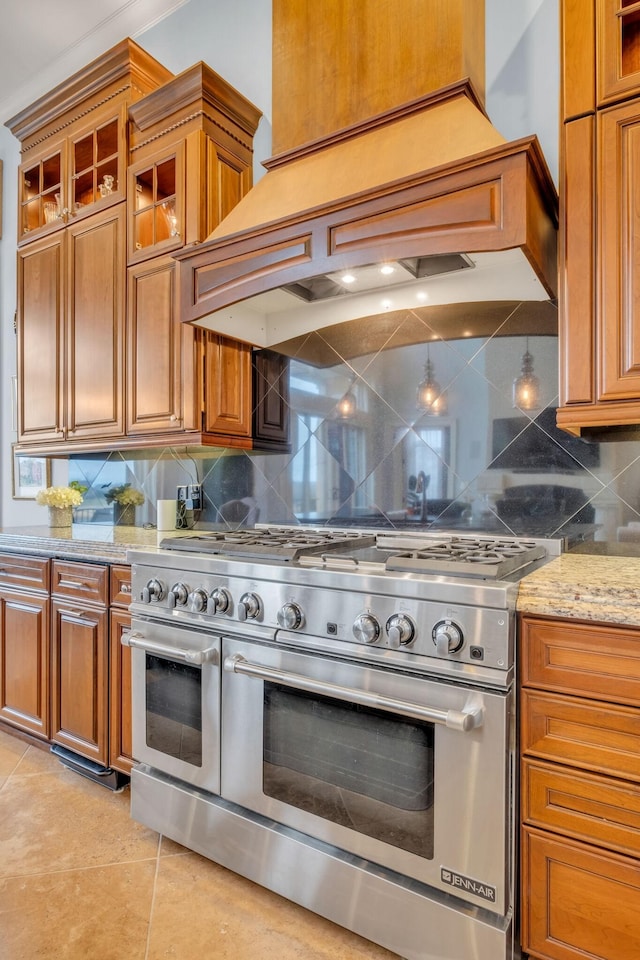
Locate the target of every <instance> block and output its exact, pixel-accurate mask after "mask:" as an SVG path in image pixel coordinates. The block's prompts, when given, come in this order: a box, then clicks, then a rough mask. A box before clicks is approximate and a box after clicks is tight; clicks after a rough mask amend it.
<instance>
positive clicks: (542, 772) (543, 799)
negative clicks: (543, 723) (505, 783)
mask: <svg viewBox="0 0 640 960" xmlns="http://www.w3.org/2000/svg"><path fill="white" fill-rule="evenodd" d="M522 819H523V820H524V821H526V823H527V824H528V825H530V826H535V827H542V828H546V829H548V830H553V831H557V832H560V833H563V834H566V835H567V836H569V837H573V838H574V839H577V840H584V841H586V842H587V843H594V844H597V845H599V846H606V847H609V848H610V849H611V850H615V851H617V852H618V853H624V854H629V855H630V856H634V857H638V856H640V786H638V785H634V784H627V783H623V782H622V781H620V780H610V779H607V778H606V777H598V776H593V775H592V774H588V773H582V772H578V771H576V770H566V769H563V768H562V767H554V766H551V765H548V764H545V763H536V762H535V761H531V760H526V759H525V760H524V761H523V764H522Z"/></svg>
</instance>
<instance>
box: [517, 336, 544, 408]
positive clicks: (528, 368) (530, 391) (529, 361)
mask: <svg viewBox="0 0 640 960" xmlns="http://www.w3.org/2000/svg"><path fill="white" fill-rule="evenodd" d="M513 405H514V407H518V408H519V409H520V410H537V409H538V407H539V406H540V381H539V380H538V378H537V377H536V375H535V374H534V372H533V356H532V355H531V354H530V353H529V337H527V342H526V347H525V352H524V354H523V355H522V367H521V369H520V375H519V376H517V377H516V378H515V380H514V381H513Z"/></svg>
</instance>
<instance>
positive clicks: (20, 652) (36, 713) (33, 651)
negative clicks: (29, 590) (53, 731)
mask: <svg viewBox="0 0 640 960" xmlns="http://www.w3.org/2000/svg"><path fill="white" fill-rule="evenodd" d="M0 717H1V718H2V719H3V720H6V721H7V723H10V724H12V725H13V726H15V727H17V728H18V729H20V730H25V731H27V732H29V733H35V734H36V735H37V736H40V737H44V738H45V739H46V738H48V737H49V600H48V598H47V597H38V596H27V595H21V594H19V593H10V592H9V591H6V590H0Z"/></svg>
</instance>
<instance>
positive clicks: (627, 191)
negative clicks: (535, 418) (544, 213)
mask: <svg viewBox="0 0 640 960" xmlns="http://www.w3.org/2000/svg"><path fill="white" fill-rule="evenodd" d="M598 150H599V171H598V200H599V208H598V216H599V238H598V241H599V242H598V258H599V271H600V302H599V306H598V312H599V349H600V380H601V386H600V390H599V394H600V399H604V400H606V399H637V398H638V397H640V319H639V317H640V271H638V269H637V264H638V262H640V206H639V205H638V196H640V103H638V102H632V103H628V104H624V105H623V106H621V107H616V108H614V109H612V110H603V111H601V112H600V114H599V116H598Z"/></svg>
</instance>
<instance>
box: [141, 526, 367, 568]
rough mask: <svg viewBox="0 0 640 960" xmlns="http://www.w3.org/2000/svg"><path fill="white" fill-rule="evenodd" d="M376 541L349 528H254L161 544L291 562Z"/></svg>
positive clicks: (173, 547) (214, 533)
mask: <svg viewBox="0 0 640 960" xmlns="http://www.w3.org/2000/svg"><path fill="white" fill-rule="evenodd" d="M373 544H375V536H373V535H369V534H361V533H349V532H348V531H345V532H344V533H343V532H341V531H335V530H332V531H322V530H300V531H298V530H282V529H255V530H224V531H218V530H215V531H211V532H209V531H207V532H202V533H199V534H194V535H192V536H186V537H169V538H167V539H165V540H163V541H162V542H161V544H160V546H161V547H162V548H163V549H165V550H183V551H187V552H191V553H205V554H206V553H209V554H218V555H223V556H224V555H228V556H235V557H247V558H254V559H255V558H262V559H271V560H285V561H287V560H289V561H290V560H297V559H298V557H300V556H305V555H308V554H313V553H317V552H323V553H324V552H326V551H330V550H336V549H338V548H344V547H345V546H348V547H351V546H353V547H368V546H372V545H373Z"/></svg>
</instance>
